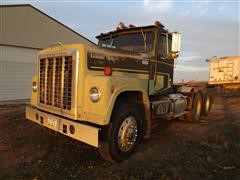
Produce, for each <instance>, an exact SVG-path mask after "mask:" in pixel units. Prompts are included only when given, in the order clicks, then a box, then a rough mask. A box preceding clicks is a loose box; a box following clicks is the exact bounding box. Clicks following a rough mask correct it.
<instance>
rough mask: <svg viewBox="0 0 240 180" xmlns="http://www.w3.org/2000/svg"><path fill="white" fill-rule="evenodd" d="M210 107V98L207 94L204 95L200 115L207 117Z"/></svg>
mask: <svg viewBox="0 0 240 180" xmlns="http://www.w3.org/2000/svg"><path fill="white" fill-rule="evenodd" d="M211 106H212V97H211V96H210V95H209V94H207V93H206V94H205V96H204V98H203V108H202V113H203V115H204V116H208V114H209V112H210V110H211Z"/></svg>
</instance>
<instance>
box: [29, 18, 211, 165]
mask: <svg viewBox="0 0 240 180" xmlns="http://www.w3.org/2000/svg"><path fill="white" fill-rule="evenodd" d="M180 37H181V35H180V33H178V32H172V33H170V32H168V30H166V29H165V27H164V25H162V24H161V23H160V22H159V21H156V22H155V23H154V24H153V25H149V26H141V27H138V26H134V25H129V26H125V25H124V24H123V23H119V25H118V26H117V28H116V30H113V31H110V32H108V33H101V34H100V35H98V36H97V37H96V38H97V39H98V44H97V45H86V44H77V43H76V44H67V45H63V44H61V43H56V44H53V45H51V46H49V47H48V48H46V49H44V50H41V51H40V52H39V53H38V56H37V75H36V76H34V77H33V79H32V96H31V104H30V105H28V106H27V107H26V118H27V119H28V120H31V121H33V122H35V123H38V124H39V125H41V126H44V127H46V128H48V129H51V130H53V131H56V132H59V133H61V134H64V135H66V136H69V137H71V138H74V139H76V140H78V141H81V142H84V143H87V144H89V145H92V146H94V147H97V148H98V150H99V152H100V154H101V155H102V157H103V158H104V159H106V160H108V161H111V162H120V161H123V160H125V159H127V158H128V157H129V156H130V155H131V154H132V153H133V152H134V150H135V149H136V147H137V145H138V144H139V142H140V141H141V140H142V139H143V138H149V137H150V135H151V124H152V123H153V122H154V121H157V120H159V119H166V120H170V119H175V118H177V117H181V118H179V119H183V118H184V119H185V120H187V121H189V122H198V121H199V120H200V118H201V116H202V115H207V114H208V112H209V111H210V108H211V101H212V98H211V94H209V93H208V92H207V89H206V88H197V87H191V86H183V85H174V84H173V71H174V62H175V61H176V59H177V57H178V56H179V52H180ZM182 117H183V118H182Z"/></svg>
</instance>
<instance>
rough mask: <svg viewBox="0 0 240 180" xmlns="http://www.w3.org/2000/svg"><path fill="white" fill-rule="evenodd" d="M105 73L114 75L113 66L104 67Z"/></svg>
mask: <svg viewBox="0 0 240 180" xmlns="http://www.w3.org/2000/svg"><path fill="white" fill-rule="evenodd" d="M104 75H105V76H111V75H112V68H111V67H105V68H104Z"/></svg>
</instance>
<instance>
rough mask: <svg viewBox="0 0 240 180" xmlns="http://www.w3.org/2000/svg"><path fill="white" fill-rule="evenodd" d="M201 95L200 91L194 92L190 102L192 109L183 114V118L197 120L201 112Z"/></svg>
mask: <svg viewBox="0 0 240 180" xmlns="http://www.w3.org/2000/svg"><path fill="white" fill-rule="evenodd" d="M202 101H203V100H202V96H201V94H200V93H198V92H197V93H195V95H194V97H193V102H192V109H191V111H190V112H188V113H187V114H185V120H186V121H188V122H198V121H199V120H200V118H201V112H202Z"/></svg>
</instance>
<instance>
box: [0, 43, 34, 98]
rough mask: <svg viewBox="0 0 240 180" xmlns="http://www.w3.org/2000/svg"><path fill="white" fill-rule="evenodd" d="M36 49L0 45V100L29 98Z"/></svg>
mask: <svg viewBox="0 0 240 180" xmlns="http://www.w3.org/2000/svg"><path fill="white" fill-rule="evenodd" d="M37 52H38V50H34V49H28V48H19V47H11V46H0V101H9V100H19V99H29V98H30V97H31V79H32V76H33V75H34V74H36V56H37Z"/></svg>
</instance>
